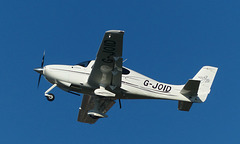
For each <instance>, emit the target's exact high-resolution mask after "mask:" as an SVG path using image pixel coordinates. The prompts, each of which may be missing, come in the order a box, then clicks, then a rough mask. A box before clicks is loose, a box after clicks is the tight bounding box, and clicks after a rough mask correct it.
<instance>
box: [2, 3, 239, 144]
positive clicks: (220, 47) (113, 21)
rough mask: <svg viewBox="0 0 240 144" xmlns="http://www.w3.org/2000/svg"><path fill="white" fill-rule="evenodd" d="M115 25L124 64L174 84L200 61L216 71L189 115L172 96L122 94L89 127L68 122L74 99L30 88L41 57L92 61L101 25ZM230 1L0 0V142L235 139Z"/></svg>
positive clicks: (235, 36) (234, 9)
mask: <svg viewBox="0 0 240 144" xmlns="http://www.w3.org/2000/svg"><path fill="white" fill-rule="evenodd" d="M111 29H121V30H124V31H125V35H124V45H123V58H124V59H128V60H127V61H126V62H125V63H124V65H125V66H126V67H129V68H131V69H133V70H135V71H138V72H140V73H142V74H145V75H147V76H149V77H151V78H154V79H156V80H158V81H161V82H165V83H170V84H184V83H185V82H187V80H188V79H191V78H192V77H193V76H194V75H195V74H196V73H197V71H198V70H199V69H200V68H201V67H202V66H204V65H210V66H216V67H218V68H219V71H218V73H217V75H216V79H215V81H214V83H213V87H212V91H211V94H210V95H209V97H208V99H207V101H206V102H205V103H203V104H194V105H193V107H192V109H191V111H190V112H181V111H178V110H177V101H166V100H123V101H122V107H123V108H122V109H121V110H120V109H119V106H118V104H116V105H114V106H113V108H112V109H111V110H110V111H109V112H108V115H109V118H107V119H100V120H99V121H98V122H97V123H96V124H95V125H89V124H84V123H79V122H77V115H78V108H79V106H80V104H81V97H77V96H75V95H71V94H68V93H66V92H63V91H61V90H60V89H58V88H56V89H54V90H53V93H54V94H55V95H56V99H55V101H54V102H52V103H50V102H48V101H47V100H46V99H45V97H44V92H45V90H47V89H48V88H49V87H50V86H51V85H50V84H49V83H48V82H47V81H46V80H45V79H42V81H41V85H40V87H39V89H37V80H38V74H37V73H36V72H34V71H33V68H35V67H39V66H40V64H41V58H42V54H43V51H44V50H46V57H45V64H76V63H78V62H81V61H85V60H89V59H95V56H96V53H97V50H98V48H99V45H100V43H101V40H102V37H103V35H104V32H105V31H106V30H111ZM239 39H240V2H239V1H237V0H236V1H228V0H224V1H223V0H202V1H197V2H196V1H192V0H164V1H162V0H158V1H157V0H156V1H152V0H147V1H142V0H133V1H129V0H121V1H115V0H105V1H101V2H100V1H98V0H89V1H84V2H80V1H79V0H68V1H63V0H34V1H33V0H24V1H19V0H8V1H0V49H1V70H0V73H1V75H0V76H1V79H0V80H1V86H0V89H1V90H0V93H1V94H0V96H1V100H0V143H1V144H15V143H24V144H52V143H57V144H66V143H70V144H77V143H90V144H93V143H94V144H95V143H116V144H122V143H138V144H144V143H172V144H176V143H180V144H183V143H184V144H185V143H194V144H202V143H206V144H210V143H221V144H226V143H231V144H239V142H240V138H239V129H240V124H239V121H240V115H239V113H240V106H239V101H240V94H239V86H240V85H239V76H238V75H239V73H240V68H239V62H240V61H239V57H240V40H239Z"/></svg>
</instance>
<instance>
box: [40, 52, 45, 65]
mask: <svg viewBox="0 0 240 144" xmlns="http://www.w3.org/2000/svg"><path fill="white" fill-rule="evenodd" d="M44 58H45V51H44V52H43V57H42V64H41V68H43V65H44Z"/></svg>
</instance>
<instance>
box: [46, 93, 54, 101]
mask: <svg viewBox="0 0 240 144" xmlns="http://www.w3.org/2000/svg"><path fill="white" fill-rule="evenodd" d="M45 96H46V95H45ZM46 98H47V100H48V101H53V100H54V99H55V96H54V94H52V93H50V94H48V96H46Z"/></svg>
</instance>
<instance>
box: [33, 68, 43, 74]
mask: <svg viewBox="0 0 240 144" xmlns="http://www.w3.org/2000/svg"><path fill="white" fill-rule="evenodd" d="M34 71H35V72H37V73H40V74H41V75H42V74H43V68H35V69H34Z"/></svg>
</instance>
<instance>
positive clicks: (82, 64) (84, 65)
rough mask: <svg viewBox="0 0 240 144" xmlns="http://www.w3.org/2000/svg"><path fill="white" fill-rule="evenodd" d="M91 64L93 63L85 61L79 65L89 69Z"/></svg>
mask: <svg viewBox="0 0 240 144" xmlns="http://www.w3.org/2000/svg"><path fill="white" fill-rule="evenodd" d="M90 62H91V61H84V62H81V63H79V64H77V65H79V66H82V67H87V66H88V64H89V63H90Z"/></svg>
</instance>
